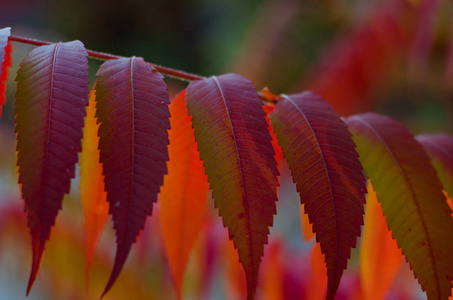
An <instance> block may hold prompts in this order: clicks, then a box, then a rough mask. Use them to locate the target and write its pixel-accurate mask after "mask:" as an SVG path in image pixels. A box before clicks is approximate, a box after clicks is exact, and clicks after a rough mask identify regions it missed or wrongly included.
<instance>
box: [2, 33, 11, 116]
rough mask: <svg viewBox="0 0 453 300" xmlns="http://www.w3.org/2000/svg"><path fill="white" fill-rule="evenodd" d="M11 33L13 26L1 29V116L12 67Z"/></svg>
mask: <svg viewBox="0 0 453 300" xmlns="http://www.w3.org/2000/svg"><path fill="white" fill-rule="evenodd" d="M10 35H11V28H9V27H7V28H3V29H0V65H1V68H0V117H1V116H2V106H3V105H4V104H5V100H6V98H5V91H6V81H7V80H8V68H9V67H11V43H10V42H9V40H8V37H9V36H10Z"/></svg>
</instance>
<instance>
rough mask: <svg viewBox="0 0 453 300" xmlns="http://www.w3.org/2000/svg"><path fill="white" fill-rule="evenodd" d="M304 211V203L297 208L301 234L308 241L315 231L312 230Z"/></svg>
mask: <svg viewBox="0 0 453 300" xmlns="http://www.w3.org/2000/svg"><path fill="white" fill-rule="evenodd" d="M304 211H305V208H304V204H302V205H301V206H300V208H299V215H300V227H301V229H302V236H303V237H304V240H305V241H307V242H308V241H309V240H311V239H312V238H313V237H314V236H315V233H314V232H313V228H312V226H311V224H310V220H309V219H308V215H307V214H306V213H304Z"/></svg>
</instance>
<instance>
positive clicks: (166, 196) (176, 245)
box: [159, 91, 209, 299]
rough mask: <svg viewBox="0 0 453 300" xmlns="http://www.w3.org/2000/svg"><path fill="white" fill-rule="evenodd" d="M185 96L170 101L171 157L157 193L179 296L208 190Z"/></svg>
mask: <svg viewBox="0 0 453 300" xmlns="http://www.w3.org/2000/svg"><path fill="white" fill-rule="evenodd" d="M185 100H186V92H185V91H183V92H181V93H179V94H178V95H177V96H176V97H175V99H173V100H172V101H171V104H170V114H171V118H170V125H171V129H170V131H169V140H170V145H169V146H168V154H169V158H170V160H169V162H168V165H167V166H168V174H167V175H165V177H164V185H163V186H162V191H161V193H160V196H159V199H160V202H161V206H160V221H161V228H162V236H163V241H164V246H165V251H166V253H167V257H168V260H169V263H170V268H171V272H172V274H173V278H174V280H175V284H176V289H177V293H178V299H179V298H180V297H181V285H182V280H183V277H184V272H185V270H186V266H187V262H188V260H189V254H190V251H191V250H192V247H193V245H194V243H195V240H196V238H197V236H198V234H199V232H200V230H201V227H202V225H203V221H204V219H205V215H206V204H207V201H208V192H209V184H208V179H207V177H206V175H205V174H204V168H203V163H202V162H201V160H200V156H199V154H198V150H197V144H196V142H195V138H194V133H193V129H192V122H191V118H190V117H189V116H188V115H187V108H186V101H185Z"/></svg>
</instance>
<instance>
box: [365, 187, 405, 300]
mask: <svg viewBox="0 0 453 300" xmlns="http://www.w3.org/2000/svg"><path fill="white" fill-rule="evenodd" d="M367 190H368V194H367V197H366V208H365V226H363V232H362V239H361V242H360V252H359V253H360V258H359V259H360V269H359V272H360V279H361V283H362V293H363V298H364V299H370V300H373V299H375V300H379V299H385V296H386V294H387V292H388V290H389V288H390V286H391V284H392V282H393V279H394V278H395V275H396V273H397V271H398V269H399V267H400V265H401V262H402V258H403V256H402V255H401V250H400V249H398V245H397V244H396V241H395V240H394V239H392V234H391V232H390V231H389V230H388V227H387V223H386V222H385V217H384V215H383V213H382V208H381V205H380V204H379V202H378V200H377V198H376V192H375V191H374V189H373V187H372V186H371V184H370V182H369V181H368V186H367Z"/></svg>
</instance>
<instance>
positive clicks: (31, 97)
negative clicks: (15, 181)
mask: <svg viewBox="0 0 453 300" xmlns="http://www.w3.org/2000/svg"><path fill="white" fill-rule="evenodd" d="M16 81H17V91H16V102H15V106H16V108H15V114H16V133H17V146H16V149H17V152H18V155H17V166H18V167H19V183H20V184H21V185H22V197H23V199H24V200H25V210H26V212H27V218H28V227H29V228H30V233H31V237H32V251H33V260H32V270H31V274H30V281H29V284H28V288H27V294H28V293H29V292H30V289H31V287H32V285H33V282H34V280H35V278H36V275H37V273H38V269H39V265H40V263H41V259H42V254H43V251H44V244H45V242H46V241H47V240H48V239H49V237H50V230H51V227H52V226H53V225H54V224H55V218H56V216H57V213H58V210H59V209H61V204H62V200H63V196H64V194H65V193H69V189H70V183H71V178H73V177H74V172H75V164H76V163H77V161H78V152H80V150H81V138H82V128H83V118H84V116H85V106H86V105H87V104H88V99H87V98H88V97H87V95H88V92H89V91H88V60H87V52H86V50H85V47H84V46H83V44H82V43H81V42H79V41H73V42H68V43H58V44H54V45H49V46H42V47H38V48H35V49H34V50H32V51H31V52H30V53H29V54H28V55H27V57H25V59H24V60H23V61H22V63H21V64H20V68H19V71H18V72H17V77H16Z"/></svg>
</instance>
